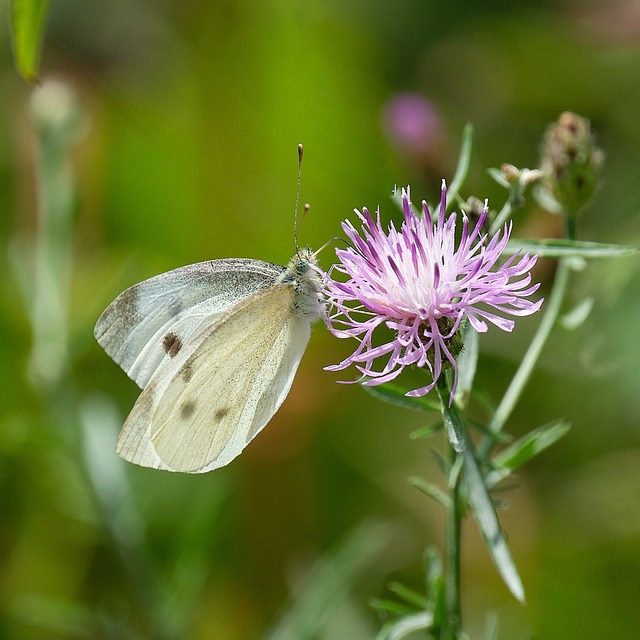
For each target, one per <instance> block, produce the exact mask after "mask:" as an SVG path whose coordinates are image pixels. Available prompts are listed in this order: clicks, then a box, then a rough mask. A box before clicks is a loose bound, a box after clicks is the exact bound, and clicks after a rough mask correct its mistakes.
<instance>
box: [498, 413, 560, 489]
mask: <svg viewBox="0 0 640 640" xmlns="http://www.w3.org/2000/svg"><path fill="white" fill-rule="evenodd" d="M570 428H571V424H570V423H568V422H565V421H564V420H559V421H558V422H554V423H552V424H549V425H545V426H543V427H539V428H538V429H534V430H533V431H531V432H530V433H528V434H527V435H525V436H523V437H522V438H520V439H519V440H517V441H516V442H514V443H513V444H511V445H509V446H508V447H507V448H506V449H504V450H503V451H501V452H500V453H498V454H497V455H496V456H494V458H493V460H492V463H493V465H494V467H495V469H496V470H495V471H493V472H492V473H491V474H489V476H488V477H487V484H488V485H489V486H493V485H495V484H497V483H498V482H499V481H500V480H502V479H504V478H506V477H507V476H509V475H510V474H511V473H512V472H513V471H515V470H516V469H518V468H519V467H521V466H522V465H524V464H525V463H526V462H528V461H529V460H531V459H532V458H534V457H535V456H537V455H538V454H539V453H540V452H542V451H544V450H545V449H548V448H549V447H550V446H551V445H552V444H554V443H555V442H556V441H558V440H559V439H560V438H562V436H564V435H565V434H566V433H567V432H568V431H569V429H570Z"/></svg>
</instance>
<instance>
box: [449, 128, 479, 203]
mask: <svg viewBox="0 0 640 640" xmlns="http://www.w3.org/2000/svg"><path fill="white" fill-rule="evenodd" d="M472 149H473V126H472V125H471V124H470V123H467V124H466V125H465V127H464V130H463V132H462V146H461V147H460V157H459V158H458V166H457V167H456V172H455V174H454V176H453V180H451V184H450V185H449V188H448V189H447V201H448V202H449V203H453V201H454V199H455V198H456V197H457V196H459V194H460V187H462V183H463V182H464V181H465V179H466V177H467V173H468V171H469V164H470V162H471V151H472Z"/></svg>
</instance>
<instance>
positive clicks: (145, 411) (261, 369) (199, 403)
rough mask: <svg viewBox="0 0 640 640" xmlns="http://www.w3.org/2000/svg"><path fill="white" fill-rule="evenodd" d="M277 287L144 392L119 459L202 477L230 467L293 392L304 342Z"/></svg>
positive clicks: (185, 353)
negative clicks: (198, 474)
mask: <svg viewBox="0 0 640 640" xmlns="http://www.w3.org/2000/svg"><path fill="white" fill-rule="evenodd" d="M295 303H296V293H295V289H294V287H292V286H287V285H281V286H275V287H272V288H271V289H268V290H264V291H260V292H257V293H255V294H253V295H251V296H249V297H247V298H246V299H245V300H243V301H242V302H240V303H238V304H237V305H235V306H234V307H233V309H231V310H230V311H229V312H228V313H227V314H225V315H224V317H222V318H220V319H219V320H218V321H217V322H215V323H214V324H213V325H212V326H211V327H209V328H207V329H206V330H205V331H203V332H202V334H201V335H200V336H198V338H197V339H195V340H194V341H193V342H192V343H190V344H189V345H188V347H189V348H188V349H183V350H182V351H181V352H180V353H178V355H177V356H176V357H175V358H174V359H173V361H172V362H171V363H170V366H169V367H167V370H166V372H163V375H161V376H158V377H156V378H154V379H152V381H151V382H150V384H149V385H148V386H147V387H146V388H145V390H144V391H143V392H142V394H141V395H140V397H139V398H138V401H137V402H136V404H135V406H134V408H133V410H132V411H131V414H130V415H129V417H128V418H127V421H126V422H125V425H124V427H123V429H122V433H121V434H120V438H119V440H118V445H117V451H118V453H119V454H120V455H121V456H122V457H123V458H125V459H126V460H129V461H130V462H134V463H136V464H140V465H143V466H149V467H155V468H160V469H167V470H170V471H182V472H185V473H202V472H205V471H210V470H212V469H216V468H218V467H221V466H224V465H226V464H228V463H229V462H230V461H231V460H233V459H234V458H235V457H236V456H237V455H239V454H240V452H241V451H242V450H243V449H244V447H245V446H246V445H247V444H248V443H249V442H250V441H251V440H252V439H253V437H254V436H255V435H256V434H257V433H258V432H259V431H260V430H261V429H262V428H263V427H264V426H265V424H266V423H267V422H268V421H269V420H270V419H271V417H272V416H273V414H274V413H275V412H276V411H277V410H278V408H279V407H280V405H281V404H282V402H283V401H284V399H285V398H286V396H287V394H288V393H289V389H290V388H291V384H292V382H293V378H294V375H295V372H296V370H297V368H298V364H299V362H300V359H301V358H302V355H303V353H304V350H305V348H306V345H307V342H308V340H309V334H310V323H309V320H308V319H306V318H303V317H299V316H298V315H296V314H295V313H294V312H293V310H294V308H295Z"/></svg>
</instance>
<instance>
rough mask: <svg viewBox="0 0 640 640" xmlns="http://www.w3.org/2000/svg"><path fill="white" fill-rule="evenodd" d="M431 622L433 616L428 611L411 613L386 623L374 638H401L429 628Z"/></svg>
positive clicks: (385, 639)
mask: <svg viewBox="0 0 640 640" xmlns="http://www.w3.org/2000/svg"><path fill="white" fill-rule="evenodd" d="M432 623H433V616H432V615H431V614H430V613H427V612H426V611H420V612H418V613H413V614H411V615H408V616H404V617H403V618H400V619H399V620H396V621H394V622H392V623H390V624H388V625H386V626H385V628H384V629H383V630H382V631H381V632H380V633H379V634H378V636H377V638H376V640H402V639H403V638H408V637H409V636H410V635H411V634H412V633H414V632H415V631H420V630H423V629H430V628H431V625H432Z"/></svg>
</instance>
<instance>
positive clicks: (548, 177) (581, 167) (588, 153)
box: [540, 111, 604, 214]
mask: <svg viewBox="0 0 640 640" xmlns="http://www.w3.org/2000/svg"><path fill="white" fill-rule="evenodd" d="M603 162H604V153H603V151H602V149H600V148H599V147H598V146H597V145H596V144H595V142H594V140H593V136H592V133H591V127H590V124H589V121H588V120H587V119H586V118H582V117H580V116H579V115H577V114H575V113H571V112H569V111H565V112H564V113H563V114H561V115H560V117H559V118H558V121H557V122H555V123H554V124H552V125H551V126H550V127H549V128H548V129H547V132H546V134H545V139H544V143H543V146H542V154H541V160H540V168H541V170H542V171H543V173H544V178H543V181H542V188H543V190H544V192H545V195H548V196H551V197H552V198H553V199H554V200H555V201H556V202H557V204H558V205H559V206H560V207H561V208H562V210H563V211H564V213H566V214H575V213H577V212H578V211H579V210H580V209H582V207H584V206H585V205H586V204H587V203H588V202H589V200H590V199H591V197H592V196H593V194H594V192H595V190H596V188H597V186H598V182H599V179H600V174H601V171H602V165H603Z"/></svg>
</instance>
